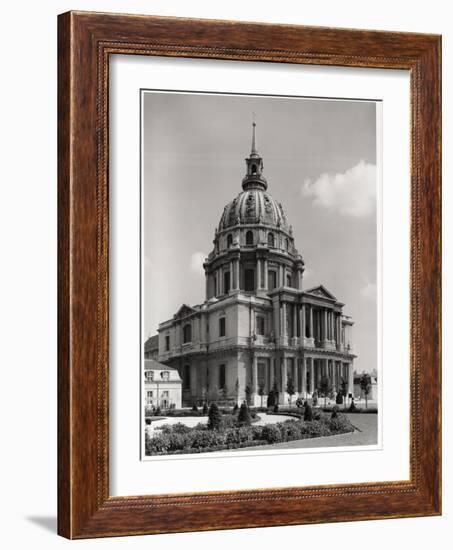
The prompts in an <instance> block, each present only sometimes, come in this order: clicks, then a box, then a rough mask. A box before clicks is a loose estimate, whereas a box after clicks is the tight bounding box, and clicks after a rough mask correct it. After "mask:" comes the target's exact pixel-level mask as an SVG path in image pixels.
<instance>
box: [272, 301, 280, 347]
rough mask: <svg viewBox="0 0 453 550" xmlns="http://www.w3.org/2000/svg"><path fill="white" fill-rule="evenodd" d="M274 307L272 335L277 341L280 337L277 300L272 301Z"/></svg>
mask: <svg viewBox="0 0 453 550" xmlns="http://www.w3.org/2000/svg"><path fill="white" fill-rule="evenodd" d="M272 301H273V304H272V305H273V307H274V334H275V339H276V340H277V339H278V338H279V337H280V304H279V302H278V300H272Z"/></svg>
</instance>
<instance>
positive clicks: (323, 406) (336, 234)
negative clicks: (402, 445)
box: [141, 90, 380, 458]
mask: <svg viewBox="0 0 453 550" xmlns="http://www.w3.org/2000/svg"><path fill="white" fill-rule="evenodd" d="M141 107H142V251H143V257H142V262H143V265H142V288H141V292H142V322H143V326H142V338H143V360H142V365H141V368H142V374H143V375H142V388H141V390H142V408H143V415H142V420H143V429H144V438H143V439H144V455H145V456H144V457H145V458H146V457H153V456H162V455H173V454H178V455H181V454H182V455H183V454H198V453H207V452H222V454H224V453H225V452H232V451H238V450H240V451H250V450H254V451H255V452H258V451H259V452H264V451H266V452H269V451H274V452H276V451H282V450H286V451H287V450H299V449H300V450H303V449H312V448H331V447H333V448H337V449H339V448H343V447H349V446H367V447H368V446H372V445H376V444H377V443H378V401H379V399H378V395H379V393H378V388H379V383H380V381H379V376H378V364H377V338H378V322H377V319H378V301H377V294H378V293H377V281H378V250H377V249H378V247H377V242H378V238H377V235H378V226H377V204H376V203H377V195H378V193H377V184H378V182H377V167H376V163H377V139H378V136H377V123H376V120H377V116H378V109H377V106H376V102H375V101H367V100H337V99H323V98H302V97H278V96H248V95H223V94H218V93H217V94H213V93H195V92H192V93H191V92H187V93H183V92H177V93H175V92H171V91H155V90H142V105H141Z"/></svg>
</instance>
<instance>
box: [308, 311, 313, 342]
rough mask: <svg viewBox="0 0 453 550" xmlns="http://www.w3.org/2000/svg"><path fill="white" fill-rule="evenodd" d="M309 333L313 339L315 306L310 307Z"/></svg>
mask: <svg viewBox="0 0 453 550" xmlns="http://www.w3.org/2000/svg"><path fill="white" fill-rule="evenodd" d="M309 332H310V338H313V306H312V305H310V318H309Z"/></svg>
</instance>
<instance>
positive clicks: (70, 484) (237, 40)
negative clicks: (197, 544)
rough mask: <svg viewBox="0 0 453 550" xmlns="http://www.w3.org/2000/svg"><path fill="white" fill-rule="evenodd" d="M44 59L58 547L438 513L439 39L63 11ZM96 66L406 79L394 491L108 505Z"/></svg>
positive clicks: (125, 499)
mask: <svg viewBox="0 0 453 550" xmlns="http://www.w3.org/2000/svg"><path fill="white" fill-rule="evenodd" d="M58 49H59V59H58V155H59V157H58V158H59V160H58V532H59V534H60V535H62V536H64V537H67V538H71V539H80V538H93V537H105V536H124V535H134V534H153V533H171V532H183V531H202V530H213V529H233V528H246V527H264V526H277V525H297V524H309V523H323V522H339V521H355V520H366V519H384V518H396V517H416V516H430V515H439V514H441V359H440V358H441V127H440V117H441V76H440V74H441V73H440V63H441V38H440V37H439V36H436V35H429V34H414V33H396V32H380V31H366V30H352V29H333V28H322V27H319V28H314V27H304V26H293V25H273V24H272V25H265V24H259V23H243V22H232V21H208V20H196V19H182V18H168V17H154V16H138V15H137V16H136V15H119V14H102V13H90V12H68V13H65V14H62V15H60V16H59V20H58ZM112 55H124V56H127V55H139V56H164V57H166V56H167V57H181V58H197V59H222V60H233V61H236V62H238V63H240V62H241V61H254V62H257V63H260V62H273V63H289V64H302V65H318V66H338V67H361V68H380V69H386V70H389V71H391V70H394V69H400V70H405V71H408V72H409V73H410V101H411V126H410V127H411V130H410V131H411V135H410V142H411V159H410V172H411V183H410V186H411V197H410V201H411V205H410V212H411V226H410V282H409V286H410V327H407V330H408V331H409V330H410V419H411V424H410V479H409V480H402V481H394V480H393V481H383V482H369V483H354V484H341V485H324V486H309V487H287V488H274V489H268V488H267V489H265V488H262V489H253V490H231V491H210V492H199V493H171V494H159V495H146V494H145V495H137V496H121V497H118V496H110V492H109V223H111V220H109V59H110V57H111V56H112ZM408 244H409V243H408ZM345 498H347V505H345ZM244 506H246V507H247V512H248V513H247V514H244Z"/></svg>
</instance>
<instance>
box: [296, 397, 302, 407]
mask: <svg viewBox="0 0 453 550" xmlns="http://www.w3.org/2000/svg"><path fill="white" fill-rule="evenodd" d="M303 406H304V400H303V399H302V397H298V398H297V399H296V407H298V408H299V409H301V408H302V407H303Z"/></svg>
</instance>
